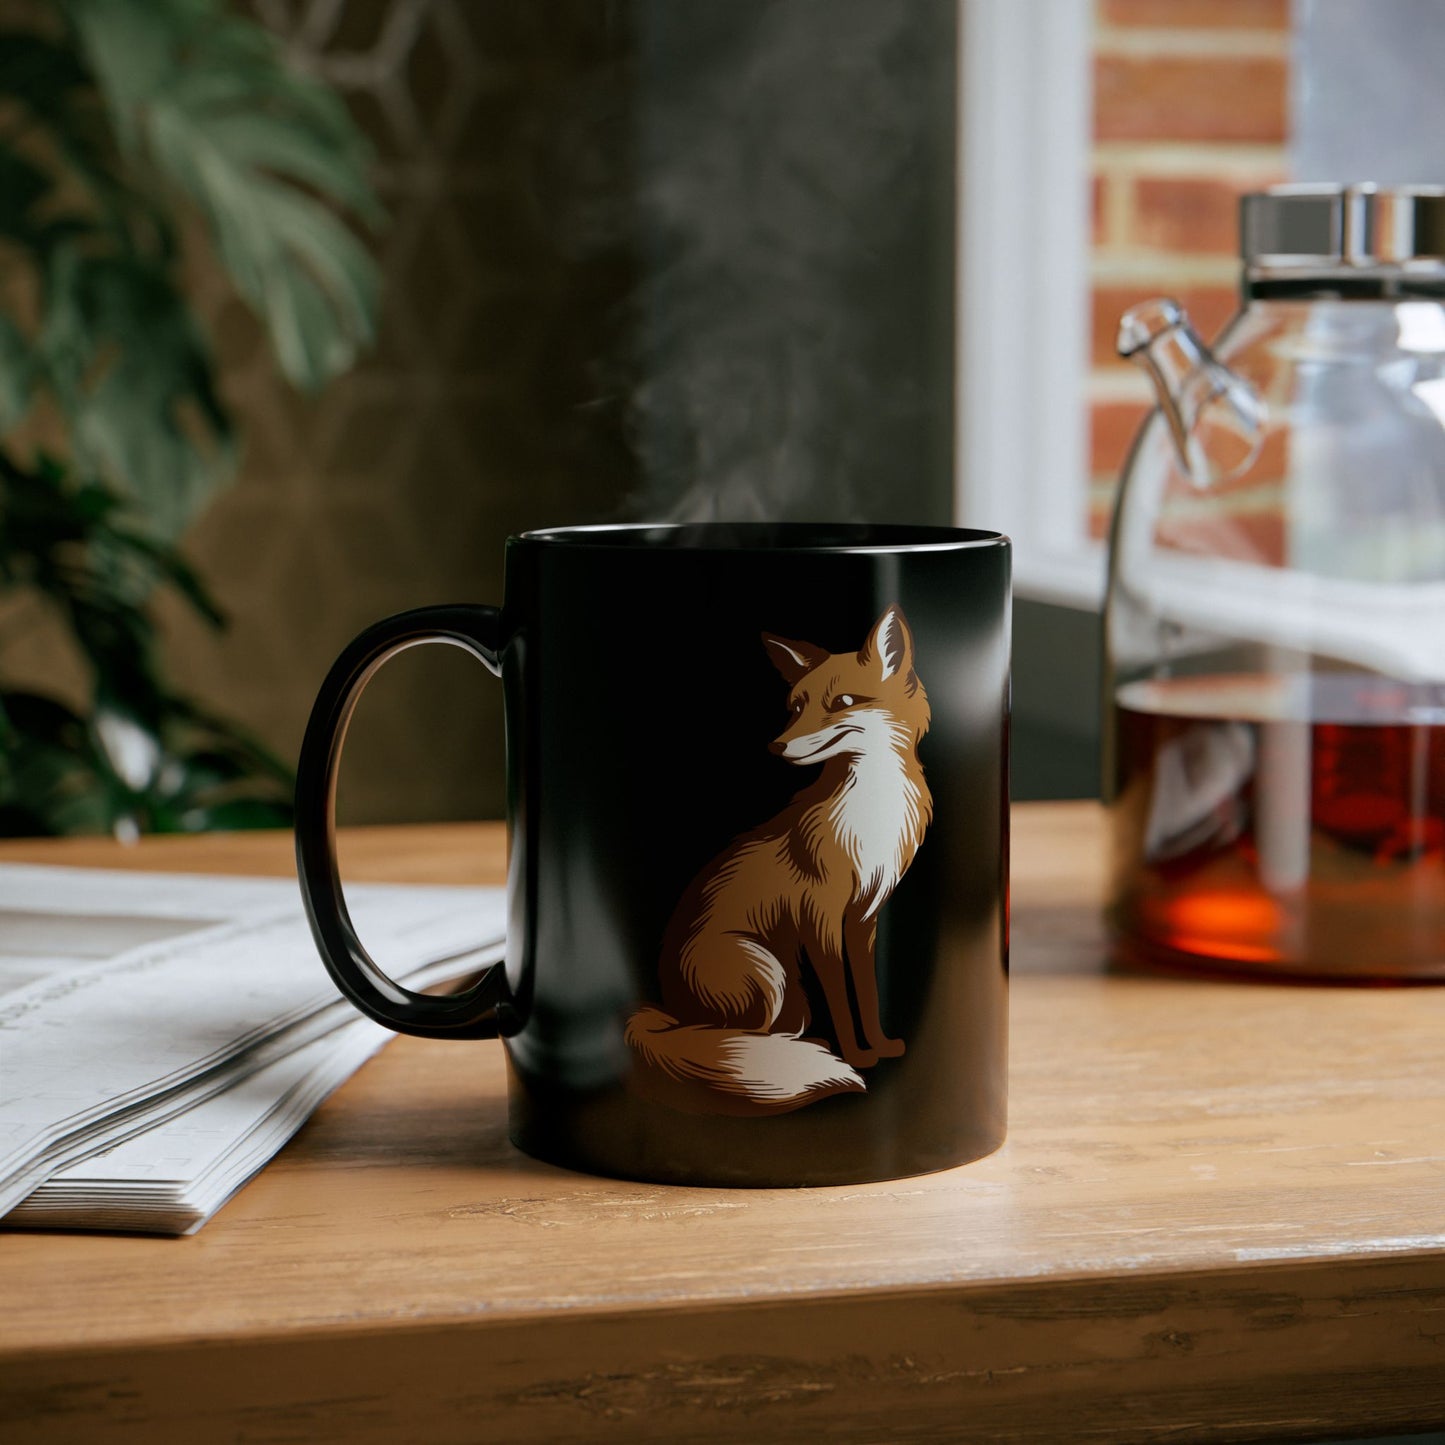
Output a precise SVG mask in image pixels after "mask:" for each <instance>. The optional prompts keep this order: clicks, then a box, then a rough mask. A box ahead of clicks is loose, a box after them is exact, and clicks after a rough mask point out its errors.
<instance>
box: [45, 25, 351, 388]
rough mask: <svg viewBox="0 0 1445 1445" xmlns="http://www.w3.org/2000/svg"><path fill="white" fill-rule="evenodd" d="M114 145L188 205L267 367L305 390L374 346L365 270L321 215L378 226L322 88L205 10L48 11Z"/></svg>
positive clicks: (253, 36)
mask: <svg viewBox="0 0 1445 1445" xmlns="http://www.w3.org/2000/svg"><path fill="white" fill-rule="evenodd" d="M60 3H61V5H62V9H63V10H64V12H65V13H66V14H67V16H68V17H69V19H70V21H71V23H72V24H73V25H74V27H75V29H76V32H77V34H78V35H79V37H80V41H81V44H82V46H83V48H84V52H85V55H86V58H87V61H88V63H89V64H90V66H91V68H92V69H93V70H94V72H95V74H96V77H97V79H98V81H99V83H100V86H101V90H102V92H103V94H104V95H105V96H106V99H107V101H108V103H109V105H110V108H111V112H112V114H113V115H114V117H115V125H116V130H117V133H118V135H119V136H120V139H121V142H122V145H123V146H125V147H126V148H127V149H129V150H131V151H133V152H135V153H136V154H137V155H139V156H141V157H143V158H144V159H145V160H146V161H147V162H148V163H149V164H150V165H152V166H153V167H154V168H155V169H156V170H157V171H158V172H159V173H160V174H161V175H162V176H164V177H165V179H166V180H167V181H168V182H169V183H170V184H171V185H173V186H175V187H176V188H178V189H179V190H180V191H182V192H183V193H184V194H185V195H187V196H188V197H189V198H190V199H191V200H192V201H194V202H195V203H196V205H197V206H198V207H199V208H200V210H201V213H202V214H203V215H204V216H205V218H206V220H207V222H208V224H209V226H210V228H211V231H212V235H213V237H214V240H215V243H216V247H217V250H218V252H219V254H220V256H221V259H222V262H223V264H224V265H225V266H226V268H227V270H228V271H229V273H230V275H231V278H232V281H233V283H234V284H235V286H236V289H237V290H238V291H239V292H240V293H241V295H242V296H243V297H245V298H246V299H247V300H248V301H249V302H250V303H251V304H252V306H254V307H255V308H256V310H257V312H258V313H259V314H260V315H261V317H262V319H263V320H264V321H265V323H266V326H267V329H268V332H269V334H270V337H271V342H272V346H273V349H274V350H275V353H276V357H277V360H278V361H279V363H280V365H281V367H282V369H283V371H284V372H285V373H286V375H287V377H288V378H289V379H290V380H291V381H292V382H293V383H294V384H295V385H297V386H300V387H303V388H308V389H314V388H316V387H319V386H321V385H323V384H324V383H325V382H327V381H329V380H330V379H331V378H332V377H334V376H336V375H338V374H339V373H340V372H342V371H344V370H346V369H347V368H348V367H349V366H351V365H352V363H353V362H354V361H355V359H356V356H357V354H358V353H359V352H360V351H361V350H362V349H363V348H364V347H366V346H369V345H370V344H371V342H372V340H373V337H374V327H375V318H376V311H377V278H376V266H375V263H374V261H373V260H372V258H371V256H370V255H369V254H368V253H367V251H366V250H365V248H364V247H362V246H361V245H360V244H359V242H357V240H356V238H355V237H354V236H353V235H352V233H351V232H350V231H349V230H348V229H347V228H346V227H345V226H343V225H342V224H341V223H340V222H339V221H338V220H337V219H336V216H335V214H334V212H333V210H332V209H331V208H332V207H339V208H343V209H347V210H349V211H350V212H352V214H354V215H356V216H358V217H360V218H362V219H366V220H373V219H376V218H377V217H378V216H379V207H378V206H377V203H376V200H375V196H374V193H373V191H372V189H371V186H370V183H369V181H368V179H367V175H366V165H367V159H368V158H367V153H366V150H365V147H364V145H363V143H362V142H361V139H360V137H359V134H358V132H357V131H356V130H355V128H354V126H352V125H351V123H350V121H349V120H348V119H347V117H346V114H345V110H344V108H343V107H342V106H341V105H340V103H339V101H337V99H336V97H335V96H333V95H332V94H331V93H330V92H329V91H327V90H326V88H325V87H324V86H322V85H320V84H319V83H318V82H316V81H314V80H312V79H311V78H309V77H307V76H305V75H302V74H300V73H299V72H296V71H293V70H291V69H289V68H288V66H287V65H286V63H285V60H284V57H283V55H282V52H281V50H280V47H279V45H277V43H276V42H275V41H274V39H273V37H271V36H270V35H269V34H268V33H267V32H265V31H263V30H261V29H260V28H259V27H257V26H255V25H254V24H252V23H250V22H248V21H244V20H241V19H238V18H236V17H232V16H229V15H227V14H226V13H225V11H224V9H223V8H222V7H221V5H220V4H219V3H217V0H60Z"/></svg>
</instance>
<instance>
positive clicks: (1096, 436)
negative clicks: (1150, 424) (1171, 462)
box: [1089, 401, 1149, 477]
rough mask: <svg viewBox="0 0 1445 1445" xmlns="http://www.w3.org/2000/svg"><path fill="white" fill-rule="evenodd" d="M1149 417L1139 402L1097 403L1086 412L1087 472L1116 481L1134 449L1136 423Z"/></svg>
mask: <svg viewBox="0 0 1445 1445" xmlns="http://www.w3.org/2000/svg"><path fill="white" fill-rule="evenodd" d="M1148 414H1149V407H1148V406H1147V405H1146V404H1145V403H1144V402H1141V401H1096V402H1095V403H1094V405H1093V407H1092V408H1091V409H1090V412H1089V471H1090V472H1091V473H1092V474H1093V475H1094V476H1096V477H1117V476H1118V475H1119V472H1120V470H1121V468H1122V467H1123V465H1124V458H1125V457H1127V456H1128V455H1129V448H1130V447H1131V446H1133V445H1134V437H1135V434H1136V433H1137V432H1138V430H1139V423H1140V422H1141V421H1143V420H1144V418H1145V417H1146V416H1147V415H1148Z"/></svg>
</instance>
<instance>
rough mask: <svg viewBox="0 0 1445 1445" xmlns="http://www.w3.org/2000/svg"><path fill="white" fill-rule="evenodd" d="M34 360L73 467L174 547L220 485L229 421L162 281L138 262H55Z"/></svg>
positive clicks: (173, 294)
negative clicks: (127, 500) (66, 433)
mask: <svg viewBox="0 0 1445 1445" xmlns="http://www.w3.org/2000/svg"><path fill="white" fill-rule="evenodd" d="M48 298H49V303H50V304H49V306H48V308H47V312H46V321H45V325H44V328H43V329H42V332H41V335H40V338H39V341H38V346H37V350H38V352H39V353H40V355H41V356H42V357H43V359H44V364H45V367H46V373H47V375H48V377H49V378H50V381H51V383H52V385H53V387H54V390H55V393H56V396H57V398H58V399H59V401H60V404H61V408H62V410H63V411H64V413H65V414H66V416H67V417H68V419H69V421H70V424H71V429H72V430H71V440H72V443H73V445H74V446H75V449H76V453H77V457H78V460H79V461H80V464H81V466H82V467H83V468H84V469H85V470H86V471H87V472H90V473H92V474H94V475H98V476H103V477H106V478H108V479H110V480H111V481H112V482H114V483H115V484H116V485H118V486H120V487H122V488H124V489H125V490H127V491H128V492H129V493H130V494H131V496H132V498H133V499H134V501H135V502H136V504H137V508H136V514H137V516H142V517H144V519H145V521H146V523H147V524H148V526H149V527H150V528H151V529H152V530H153V531H154V532H155V533H156V534H157V535H158V536H161V537H167V538H170V537H175V536H177V535H178V534H179V533H180V531H181V530H182V529H183V528H184V526H185V525H186V523H187V522H189V521H190V519H191V518H192V517H193V516H194V515H195V513H196V512H197V511H198V510H199V508H200V506H201V505H202V504H203V503H204V501H205V500H206V498H207V497H208V496H209V495H210V494H211V493H212V492H213V491H214V490H215V488H216V487H217V486H218V485H219V484H220V483H221V481H223V480H224V479H225V478H226V477H227V476H228V475H229V474H230V471H231V469H232V467H233V465H234V460H235V444H234V439H233V436H232V433H231V426H230V420H229V418H228V416H227V414H226V412H225V410H224V408H223V407H222V405H221V402H220V399H219V397H218V396H217V394H216V391H215V383H214V376H213V372H212V367H211V360H210V356H209V353H208V351H207V349H206V346H205V343H204V341H203V339H202V337H201V335H200V333H199V331H198V330H197V328H196V325H195V322H194V320H193V319H192V317H191V315H190V312H189V311H188V309H187V308H186V305H185V302H184V301H183V299H182V298H181V296H180V295H179V294H178V292H177V291H176V290H175V288H174V285H173V284H172V282H171V280H170V278H169V276H168V275H167V274H166V271H165V270H164V269H163V268H162V267H160V266H158V265H156V264H155V263H153V262H150V261H147V260H143V259H140V258H137V257H126V256H100V257H90V256H87V255H84V254H83V253H81V252H80V251H79V250H78V249H71V248H63V249H62V250H61V251H59V252H58V253H57V255H56V257H55V263H54V265H53V267H52V271H51V277H50V285H49V287H48Z"/></svg>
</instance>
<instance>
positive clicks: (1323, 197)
mask: <svg viewBox="0 0 1445 1445" xmlns="http://www.w3.org/2000/svg"><path fill="white" fill-rule="evenodd" d="M1239 245H1240V255H1241V256H1242V258H1243V260H1244V264H1245V267H1246V270H1248V271H1260V270H1269V271H1274V272H1279V271H1287V272H1295V273H1301V272H1310V273H1318V272H1326V273H1333V274H1339V273H1340V272H1342V271H1357V270H1368V269H1370V268H1372V267H1382V268H1395V267H1406V268H1412V267H1416V266H1420V267H1423V268H1425V269H1428V270H1432V271H1433V270H1435V269H1436V268H1438V267H1440V266H1442V265H1445V187H1441V186H1375V185H1370V184H1358V185H1348V186H1335V185H1304V186H1274V187H1272V188H1271V189H1270V190H1267V191H1256V192H1254V193H1252V194H1250V195H1247V196H1244V197H1243V198H1242V200H1241V202H1240V210H1239Z"/></svg>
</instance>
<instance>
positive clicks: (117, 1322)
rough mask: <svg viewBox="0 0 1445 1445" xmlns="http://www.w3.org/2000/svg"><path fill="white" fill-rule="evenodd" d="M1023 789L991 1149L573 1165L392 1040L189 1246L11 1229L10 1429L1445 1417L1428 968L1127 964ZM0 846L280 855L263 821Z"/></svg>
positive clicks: (1080, 828)
mask: <svg viewBox="0 0 1445 1445" xmlns="http://www.w3.org/2000/svg"><path fill="white" fill-rule="evenodd" d="M1015 817H1016V832H1015V863H1014V869H1015V871H1014V880H1015V886H1014V913H1013V918H1014V962H1015V986H1014V994H1013V1060H1014V1063H1013V1077H1012V1100H1011V1104H1012V1125H1011V1133H1010V1138H1009V1142H1008V1144H1007V1145H1006V1146H1005V1147H1004V1149H1003V1150H1002V1151H1001V1152H1000V1153H998V1154H996V1155H995V1156H994V1157H992V1158H990V1159H986V1160H984V1161H982V1162H981V1163H977V1164H973V1165H970V1166H968V1167H967V1168H963V1169H958V1170H954V1171H952V1172H950V1173H946V1174H938V1175H933V1176H930V1177H927V1178H922V1179H911V1180H906V1181H903V1182H901V1183H895V1184H878V1185H867V1186H861V1187H856V1188H846V1189H827V1190H816V1191H787V1190H772V1191H757V1192H744V1191H728V1190H722V1189H669V1188H662V1187H654V1186H647V1185H638V1184H627V1183H619V1182H614V1181H608V1180H600V1179H591V1178H586V1177H582V1176H579V1175H575V1174H570V1173H567V1172H565V1171H563V1170H560V1169H555V1168H551V1167H548V1166H546V1165H543V1164H538V1163H535V1162H533V1161H531V1160H529V1159H527V1158H524V1157H523V1156H521V1155H519V1154H517V1153H515V1152H514V1151H513V1150H512V1149H511V1147H510V1146H509V1144H508V1143H507V1138H506V1110H505V1105H504V1088H503V1070H502V1058H501V1052H500V1048H499V1046H498V1045H495V1044H466V1045H461V1044H446V1043H429V1042H421V1041H417V1040H413V1039H399V1040H397V1041H396V1042H395V1043H394V1044H392V1045H391V1046H390V1047H388V1048H387V1049H386V1050H384V1052H383V1053H382V1054H381V1055H380V1056H379V1057H378V1058H377V1059H376V1060H375V1061H374V1062H373V1063H371V1064H369V1065H368V1066H367V1067H366V1068H364V1069H363V1070H362V1071H361V1073H360V1074H359V1075H357V1077H356V1078H355V1079H354V1080H353V1081H352V1082H351V1083H350V1084H348V1085H347V1086H346V1087H345V1088H344V1089H342V1090H341V1091H340V1093H338V1094H337V1095H336V1096H335V1097H334V1098H333V1099H332V1100H331V1102H330V1103H328V1104H327V1105H326V1106H325V1107H324V1108H323V1109H322V1110H321V1111H320V1113H319V1114H318V1115H317V1116H316V1118H315V1119H314V1121H313V1122H312V1123H311V1124H310V1125H309V1126H308V1127H307V1128H306V1129H305V1130H304V1131H303V1133H302V1134H301V1135H300V1136H299V1137H298V1138H297V1140H296V1141H295V1142H294V1143H293V1144H292V1145H291V1146H290V1147H289V1148H288V1149H287V1150H286V1151H285V1152H284V1153H283V1154H282V1155H281V1156H280V1157H279V1159H278V1160H277V1161H276V1162H275V1163H274V1164H273V1165H271V1167H269V1168H268V1169H267V1170H266V1171H265V1172H264V1173H263V1174H262V1175H261V1176H260V1177H259V1178H258V1179H257V1180H256V1181H255V1182H254V1183H253V1184H251V1185H250V1186H249V1187H248V1188H247V1189H246V1190H245V1191H244V1192H243V1193H242V1194H241V1195H240V1196H239V1197H238V1198H237V1199H235V1200H234V1201H233V1202H232V1203H231V1204H230V1205H228V1206H227V1207H226V1209H225V1210H224V1211H222V1213H221V1214H220V1215H219V1216H218V1217H217V1218H216V1219H215V1220H214V1221H212V1223H211V1224H209V1225H208V1226H207V1227H206V1228H205V1229H204V1230H202V1231H201V1233H200V1234H199V1235H197V1236H196V1237H195V1238H192V1239H185V1240H165V1239H143V1238H124V1237H106V1236H95V1237H78V1236H62V1235H48V1236H47V1235H20V1234H12V1235H6V1236H0V1302H3V1303H0V1439H3V1440H5V1441H6V1442H7V1445H21V1442H24V1441H32V1440H65V1441H77V1440H84V1441H92V1440H123V1441H137V1442H146V1445H156V1442H161V1441H170V1440H176V1441H185V1442H211V1441H220V1440H227V1439H245V1440H248V1441H292V1440H295V1441H301V1440H305V1441H317V1440H338V1441H341V1440H344V1441H348V1442H365V1441H373V1440H382V1439H388V1440H405V1441H441V1442H450V1441H480V1440H485V1441H504V1440H539V1441H572V1440H592V1439H609V1440H610V1439H616V1440H635V1439H638V1438H641V1437H649V1438H660V1439H665V1440H669V1441H691V1440H715V1439H723V1440H736V1439H744V1438H746V1439H755V1438H756V1439H779V1440H790V1441H791V1440H801V1439H808V1438H817V1439H826V1440H829V1441H852V1440H857V1441H884V1440H908V1441H914V1440H950V1441H951V1440H971V1439H979V1440H1005V1439H1006V1440H1041V1441H1050V1442H1052V1441H1058V1440H1106V1441H1111V1442H1112V1441H1129V1440H1155V1439H1161V1438H1168V1439H1171V1440H1177V1439H1189V1440H1192V1439H1199V1438H1209V1439H1230V1440H1257V1439H1268V1438H1276V1437H1278V1438H1310V1437H1315V1438H1319V1437H1324V1436H1331V1435H1341V1434H1346V1433H1351V1432H1358V1433H1372V1434H1383V1433H1386V1432H1387V1431H1394V1430H1404V1429H1409V1428H1416V1429H1426V1428H1429V1427H1430V1426H1432V1425H1439V1424H1441V1423H1442V1422H1445V989H1437V988H1429V989H1427V988H1420V989H1402V990H1389V989H1370V990H1366V989H1344V988H1337V989H1336V988H1322V989H1308V988H1301V987H1273V986H1262V985H1254V986H1249V985H1239V984H1222V983H1217V982H1209V983H1204V982H1191V981H1183V980H1171V979H1145V978H1130V977H1121V976H1111V975H1109V974H1107V973H1105V972H1103V971H1102V967H1101V959H1102V957H1103V944H1102V938H1101V934H1100V929H1099V923H1098V919H1097V904H1098V899H1099V894H1100V883H1101V879H1100V870H1101V866H1102V853H1103V836H1102V831H1101V826H1100V818H1099V816H1098V813H1097V811H1096V810H1095V809H1094V808H1093V807H1092V806H1088V805H1041V806H1031V807H1021V808H1019V809H1018V810H1017V811H1016V814H1015ZM0 857H10V858H28V859H37V860H49V861H67V862H75V863H113V864H118V865H121V866H128V867H145V868H157V867H159V868H172V869H188V870H194V869H216V870H228V871H234V872H255V873H279V872H284V871H288V870H289V867H290V863H289V853H288V843H287V841H286V840H284V839H281V838H277V837H270V836H249V837H233V838H204V839H198V840H192V841H157V842H155V843H148V844H145V845H142V846H141V847H139V848H136V849H132V850H128V851H126V850H122V849H120V848H119V847H117V846H114V845H109V844H105V843H80V842H70V843H61V844H54V845H40V844H28V845H23V846H17V845H7V846H6V847H5V848H3V849H0ZM345 857H346V860H347V868H348V873H349V876H351V877H354V878H357V879H361V878H369V879H397V880H423V879H424V880H434V881H446V882H475V881H485V880H495V879H500V877H501V874H502V859H503V842H502V839H501V837H500V832H499V830H498V829H497V828H495V827H490V826H477V827H444V828H443V827H438V828H424V829H392V830H372V831H360V832H357V833H354V834H352V835H350V837H349V838H348V839H347V846H346V852H345ZM318 967H319V965H318ZM0 1047H3V1045H0Z"/></svg>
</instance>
